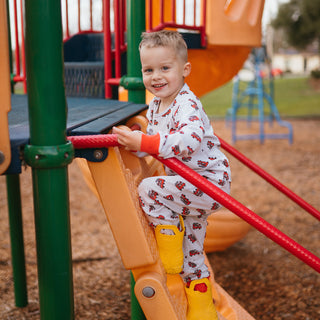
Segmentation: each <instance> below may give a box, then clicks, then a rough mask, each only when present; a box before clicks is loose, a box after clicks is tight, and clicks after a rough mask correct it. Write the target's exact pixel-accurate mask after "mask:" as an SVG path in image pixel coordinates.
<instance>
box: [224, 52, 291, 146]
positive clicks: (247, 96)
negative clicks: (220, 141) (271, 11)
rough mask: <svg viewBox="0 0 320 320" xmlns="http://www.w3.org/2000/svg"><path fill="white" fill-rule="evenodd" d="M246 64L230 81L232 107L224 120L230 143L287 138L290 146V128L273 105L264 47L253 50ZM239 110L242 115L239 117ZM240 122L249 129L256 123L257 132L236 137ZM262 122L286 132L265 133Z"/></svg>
mask: <svg viewBox="0 0 320 320" xmlns="http://www.w3.org/2000/svg"><path fill="white" fill-rule="evenodd" d="M248 64H249V66H248V67H247V68H245V69H242V70H240V72H239V73H238V74H237V75H236V76H235V77H234V79H233V93H232V107H231V108H230V109H229V110H228V113H227V121H228V123H229V124H230V123H231V131H232V142H233V143H235V142H236V141H237V140H250V139H258V140H260V143H264V141H265V140H266V139H288V141H289V143H290V144H292V142H293V131H292V126H291V124H290V123H289V122H287V121H283V120H281V118H280V115H279V112H278V109H277V107H276V105H275V103H274V82H273V75H272V70H271V68H270V64H269V62H268V57H267V54H266V50H265V48H264V47H261V48H255V49H253V50H252V54H251V55H250V59H248ZM243 109H244V110H243ZM241 111H242V113H244V114H245V113H246V115H243V114H242V115H240V114H239V113H241ZM241 119H242V120H246V121H247V127H249V128H250V127H251V125H252V123H253V122H255V121H258V123H259V133H258V134H252V133H251V134H237V124H238V123H239V121H240V120H241ZM266 122H268V123H269V126H270V127H272V126H273V123H274V122H276V123H277V125H278V126H280V127H284V128H287V131H288V132H287V133H266V130H265V123H266Z"/></svg>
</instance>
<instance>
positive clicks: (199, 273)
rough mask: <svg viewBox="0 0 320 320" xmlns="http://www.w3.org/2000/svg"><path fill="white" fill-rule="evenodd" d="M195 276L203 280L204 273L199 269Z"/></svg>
mask: <svg viewBox="0 0 320 320" xmlns="http://www.w3.org/2000/svg"><path fill="white" fill-rule="evenodd" d="M194 274H195V275H196V276H197V278H198V279H200V278H201V274H202V271H201V270H200V269H197V270H196V271H195V272H194Z"/></svg>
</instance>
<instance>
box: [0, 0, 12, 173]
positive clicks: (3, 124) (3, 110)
mask: <svg viewBox="0 0 320 320" xmlns="http://www.w3.org/2000/svg"><path fill="white" fill-rule="evenodd" d="M0 70H1V72H0V174H1V173H3V172H4V171H5V170H6V169H7V168H8V166H9V164H10V161H11V149H10V138H9V124H8V112H9V111H10V110H11V89H10V62H9V45H8V25H7V10H6V1H5V0H0Z"/></svg>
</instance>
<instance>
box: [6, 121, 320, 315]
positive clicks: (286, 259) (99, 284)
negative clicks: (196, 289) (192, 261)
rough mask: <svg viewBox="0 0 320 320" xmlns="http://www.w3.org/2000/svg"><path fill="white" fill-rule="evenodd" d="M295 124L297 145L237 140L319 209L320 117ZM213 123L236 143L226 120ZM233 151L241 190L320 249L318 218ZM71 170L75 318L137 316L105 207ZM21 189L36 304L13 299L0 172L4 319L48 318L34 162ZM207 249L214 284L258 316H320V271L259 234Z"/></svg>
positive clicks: (235, 189)
mask: <svg viewBox="0 0 320 320" xmlns="http://www.w3.org/2000/svg"><path fill="white" fill-rule="evenodd" d="M290 122H291V123H292V125H293V128H294V143H293V144H292V145H289V143H288V141H287V140H267V141H266V142H265V143H264V144H263V145H261V144H260V143H259V142H258V141H241V142H237V143H236V145H235V147H236V148H237V149H238V150H240V151H241V152H242V153H244V154H245V155H246V156H247V157H248V158H250V159H251V160H253V161H254V162H256V163H257V164H259V165H260V166H261V167H262V168H263V169H265V170H266V171H267V172H269V173H271V174H272V175H274V176H275V177H276V178H277V179H278V180H280V181H281V182H282V183H283V184H285V185H286V186H287V187H289V188H290V189H292V190H293V191H294V192H295V193H297V194H298V195H299V196H301V197H302V198H303V199H305V200H306V201H308V202H309V203H310V204H312V205H313V206H314V207H315V208H317V209H318V210H319V209H320V197H319V194H320V179H319V177H320V163H319V161H320V130H319V129H320V120H307V121H306V120H304V121H302V120H292V121H290ZM213 126H214V128H215V129H216V132H217V133H218V134H219V135H220V136H221V137H222V138H224V140H226V141H227V142H229V141H230V140H231V139H230V129H229V128H227V127H226V126H225V123H224V122H223V121H217V122H216V123H214V124H213ZM253 129H254V127H253V128H252V129H251V130H253ZM240 130H247V129H244V128H243V129H240ZM272 130H273V131H274V130H278V129H277V128H276V126H275V127H273V128H272ZM229 158H230V159H231V166H232V177H233V186H232V195H233V197H234V198H236V199H237V200H239V201H240V202H242V203H243V204H244V205H246V206H247V207H249V208H250V209H252V210H253V211H254V212H256V213H257V214H259V215H260V216H261V217H263V218H264V219H265V220H267V221H268V222H270V223H271V224H273V225H274V226H275V227H277V228H279V229H280V230H281V231H283V232H284V233H285V234H287V235H289V236H290V237H292V238H293V239H295V241H297V242H298V243H300V244H301V245H302V246H304V247H305V248H307V249H308V250H310V251H311V252H313V253H314V254H316V255H317V256H320V233H319V230H320V228H319V227H320V222H319V221H317V220H316V219H315V218H314V217H312V216H311V215H309V214H308V213H307V212H305V211H304V210H302V209H301V208H300V207H299V206H297V205H296V204H294V203H293V202H292V201H291V200H289V199H288V198H286V197H285V196H284V195H282V194H281V193H280V192H278V191H276V190H275V189H274V188H273V187H271V186H270V185H268V184H267V183H266V182H264V181H263V180H262V179H261V178H260V177H258V176H257V175H255V174H254V173H252V172H251V171H249V169H247V168H246V167H244V166H243V165H242V164H240V163H239V162H238V161H237V160H235V159H234V158H232V157H231V156H230V157H229ZM69 176H70V203H71V231H72V246H73V247H72V252H73V274H74V294H75V318H76V319H85V320H88V319H122V320H126V319H130V293H129V291H130V283H129V281H130V280H129V279H130V273H129V271H127V270H125V269H124V268H123V266H122V263H121V260H120V256H119V254H118V251H117V249H116V246H115V242H114V240H113V238H112V235H111V231H110V229H109V226H108V223H107V221H106V219H105V216H104V212H103V210H102V207H101V205H100V203H99V201H98V200H97V199H96V198H95V196H94V195H93V194H92V193H91V191H90V190H89V188H88V187H87V186H86V184H85V182H84V179H83V177H82V175H81V173H80V171H79V169H78V167H77V165H76V164H75V163H72V164H71V165H70V168H69ZM21 192H22V206H23V220H24V240H25V254H26V267H27V279H28V298H29V305H28V306H27V307H25V308H21V309H19V308H16V307H15V305H14V295H13V280H12V268H11V267H12V266H11V262H10V241H9V230H8V216H7V207H6V197H5V178H4V177H3V176H1V177H0V194H1V198H0V234H1V237H0V318H1V319H17V320H18V319H19V320H20V319H40V312H39V298H38V287H37V265H36V250H35V235H34V220H33V219H34V218H33V204H32V188H31V170H30V168H28V169H27V170H23V173H22V174H21ZM208 256H209V260H210V262H211V264H212V267H213V270H214V272H215V278H216V281H217V282H218V283H219V284H220V285H221V286H222V287H223V288H224V289H225V290H226V291H227V292H228V293H229V294H230V295H231V296H232V297H233V298H234V299H235V300H236V301H238V302H239V303H240V304H241V305H242V306H243V307H244V308H245V309H246V310H247V311H248V312H249V313H251V315H252V316H253V317H255V318H256V319H257V320H270V319H273V320H280V319H281V320H282V319H290V320H295V319H296V320H298V319H299V320H300V319H305V320H307V319H309V320H316V319H320V276H319V274H318V273H317V272H316V271H314V270H313V269H312V268H310V267H309V266H307V265H305V264H304V263H302V262H301V261H300V260H299V259H297V258H295V257H293V256H292V255H291V254H289V253H288V252H287V251H286V250H284V249H282V248H281V247H279V246H278V245H276V244H274V243H273V242H272V241H271V240H269V239H268V238H266V237H265V236H264V235H262V234H261V233H259V232H258V231H255V230H251V231H250V232H249V233H248V234H247V236H246V237H245V238H243V239H242V240H240V241H239V242H237V243H236V244H234V245H233V246H231V247H229V248H228V249H227V250H225V251H223V252H215V253H210V254H209V255H208ZM166 320H167V319H166ZM168 320H169V319H168ZM240 320H245V319H240Z"/></svg>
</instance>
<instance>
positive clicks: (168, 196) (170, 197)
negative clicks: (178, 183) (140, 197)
mask: <svg viewBox="0 0 320 320" xmlns="http://www.w3.org/2000/svg"><path fill="white" fill-rule="evenodd" d="M163 198H164V199H166V200H170V201H173V200H174V199H173V196H172V194H169V195H167V196H165V197H163Z"/></svg>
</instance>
